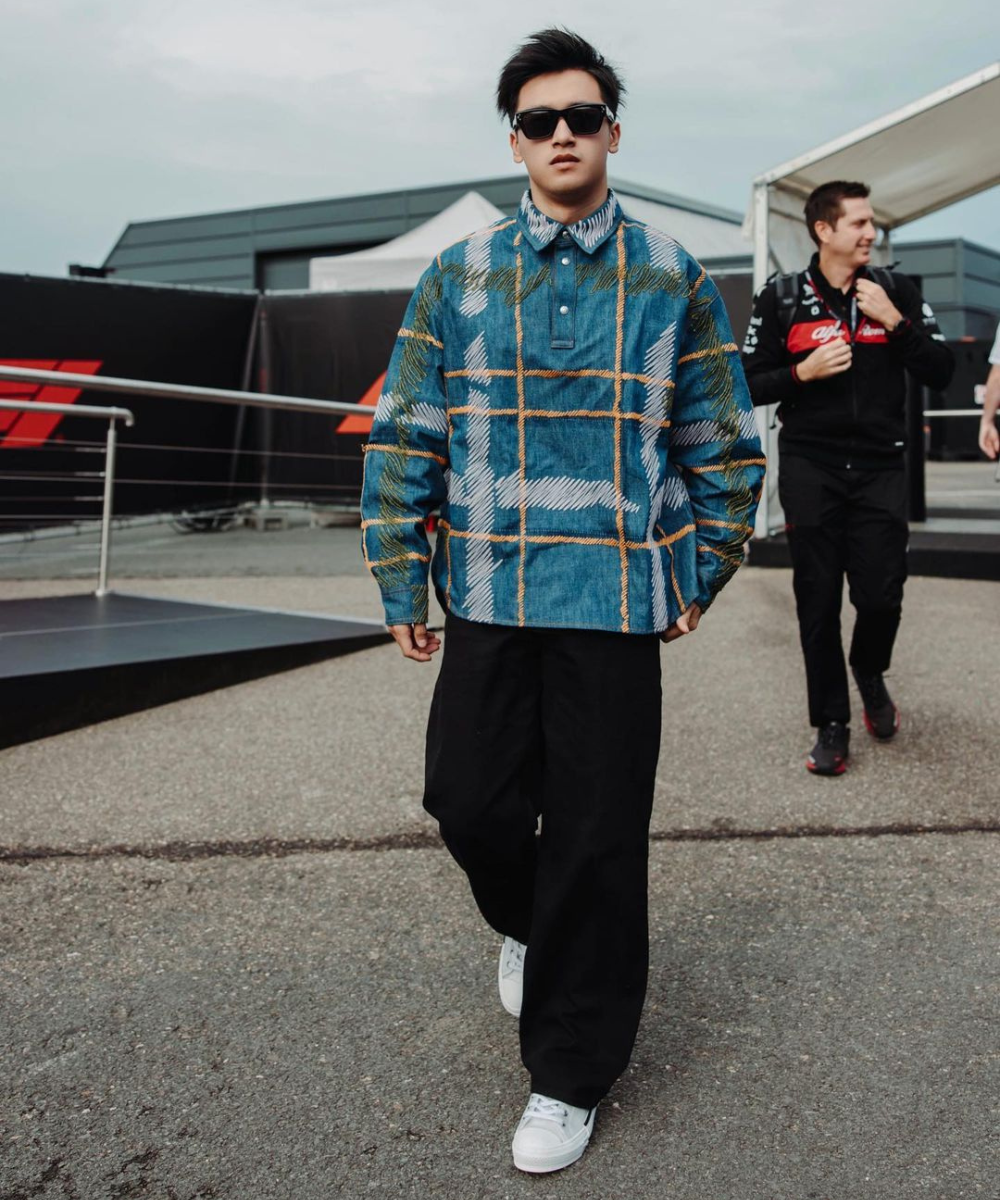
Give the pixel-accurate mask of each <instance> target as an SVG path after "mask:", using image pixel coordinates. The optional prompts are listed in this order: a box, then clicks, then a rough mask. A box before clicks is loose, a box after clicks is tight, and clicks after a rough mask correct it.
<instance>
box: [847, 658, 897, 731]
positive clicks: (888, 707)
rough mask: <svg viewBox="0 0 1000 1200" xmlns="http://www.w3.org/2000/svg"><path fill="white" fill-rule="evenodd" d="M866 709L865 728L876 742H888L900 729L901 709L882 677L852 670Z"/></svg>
mask: <svg viewBox="0 0 1000 1200" xmlns="http://www.w3.org/2000/svg"><path fill="white" fill-rule="evenodd" d="M851 674H852V675H853V676H854V682H855V683H856V684H857V685H858V691H859V692H860V693H861V702H862V704H864V707H865V728H866V729H867V730H868V732H869V733H870V734H871V735H872V737H873V738H875V739H876V741H879V742H887V741H889V739H890V738H894V737H895V736H896V732H897V730H898V729H899V709H898V708H897V707H896V706H895V704H893V702H892V697H891V696H890V695H889V692H888V689H887V688H886V686H885V680H884V679H883V677H882V676H881V675H860V674H859V673H858V672H857V671H856V670H854V668H853V667H852V668H851Z"/></svg>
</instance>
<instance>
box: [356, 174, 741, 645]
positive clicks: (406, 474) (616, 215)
mask: <svg viewBox="0 0 1000 1200" xmlns="http://www.w3.org/2000/svg"><path fill="white" fill-rule="evenodd" d="M763 474H764V459H763V456H762V453H761V447H760V441H759V438H758V436H757V426H756V422H755V419H754V416H753V410H752V408H751V404H750V397H749V394H748V391H747V387H746V382H745V380H744V376H743V369H742V367H741V365H740V358H739V353H738V350H737V347H736V345H735V343H734V341H733V336H732V332H731V330H730V326H729V321H728V318H727V316H726V312H725V309H724V308H723V305H722V301H721V299H720V297H719V294H718V291H717V290H716V288H715V285H714V284H713V283H712V281H711V279H710V278H709V277H708V276H707V275H706V273H705V271H704V269H703V268H702V267H701V266H700V265H699V264H698V263H697V262H695V260H694V259H693V258H691V256H690V255H689V254H687V253H686V251H684V250H683V249H682V248H681V246H679V245H678V244H677V242H675V241H674V240H673V239H672V238H670V237H667V236H666V235H665V234H663V233H660V232H659V231H658V230H655V229H653V228H651V227H650V226H648V225H646V224H644V223H643V222H641V221H634V220H631V219H630V218H629V217H627V216H625V215H624V214H623V213H622V210H621V208H620V207H619V204H618V201H617V199H616V198H615V196H614V194H613V193H611V194H609V196H608V199H607V201H606V202H605V203H604V204H603V205H602V206H601V208H599V209H598V210H597V211H596V212H595V213H593V214H592V215H591V216H589V217H587V218H585V219H584V220H581V221H579V222H577V223H576V224H575V225H571V226H569V227H568V228H567V227H564V226H562V225H560V224H559V223H558V222H556V221H553V220H552V219H550V218H549V217H547V216H545V215H544V214H543V213H541V212H539V210H538V209H537V208H536V207H535V206H534V205H533V204H532V202H531V199H530V195H529V194H528V193H525V196H524V199H523V200H522V202H521V207H520V209H519V211H518V214H517V216H516V217H513V218H504V219H503V220H500V221H497V222H496V223H495V224H493V225H491V226H489V227H488V228H487V229H484V230H481V231H480V232H478V233H475V234H472V235H471V236H470V237H468V238H466V239H465V240H464V241H462V242H460V243H458V244H457V245H455V246H452V247H451V248H450V249H448V250H446V251H444V252H443V253H442V254H440V255H439V256H438V258H437V260H436V261H435V262H434V263H433V264H432V265H431V266H430V267H429V268H428V269H427V271H426V272H425V273H424V275H423V277H422V278H421V280H420V283H419V284H418V286H417V289H416V291H415V292H414V294H413V298H412V299H411V301H410V304H409V307H408V309H407V312H406V317H405V318H404V324H403V328H402V329H401V330H400V332H399V337H398V340H397V343H396V348H395V351H394V352H393V356H392V361H391V363H390V366H389V372H388V375H387V377H386V382H385V388H384V391H383V393H382V396H381V398H380V399H379V403H378V407H377V409H376V413H375V420H374V426H373V429H372V437H371V442H370V444H369V445H368V446H367V447H366V462H365V482H364V490H363V496H362V530H363V533H362V537H363V542H364V552H365V559H366V561H367V563H368V565H369V567H370V569H371V570H372V572H373V574H374V576H375V578H376V580H377V582H378V584H379V587H380V589H381V592H382V598H383V603H384V606H385V614H386V622H387V623H388V624H408V623H410V622H413V621H424V620H426V616H427V571H428V564H429V563H431V553H430V545H429V541H428V537H427V533H426V530H425V520H426V518H427V517H428V516H429V515H430V514H431V513H433V512H434V511H435V510H438V509H439V510H440V515H441V521H440V526H439V534H438V537H437V545H436V548H435V551H434V555H433V563H431V572H432V577H433V582H434V586H435V588H436V590H437V593H438V595H439V597H440V598H441V601H442V603H443V604H444V605H445V607H446V608H448V609H449V610H450V611H452V612H454V613H456V614H457V615H458V616H460V617H464V618H465V619H466V620H470V621H481V622H487V623H491V624H498V625H523V626H538V627H563V628H574V629H607V630H618V631H622V632H626V633H629V632H631V633H652V632H659V631H662V630H663V629H666V628H667V626H668V625H670V624H671V623H672V622H673V621H675V620H676V619H677V617H678V615H679V614H680V613H681V612H682V611H683V610H684V609H685V608H687V607H688V606H689V605H690V604H691V603H692V602H693V601H696V602H697V603H698V604H699V605H700V606H701V607H702V608H706V607H707V606H708V605H709V604H710V603H711V601H712V599H713V598H714V596H715V595H716V593H717V592H718V591H719V589H720V588H721V587H722V586H723V585H724V584H725V583H726V581H727V580H728V579H729V578H730V577H731V576H732V574H733V572H734V571H735V570H736V569H737V567H738V566H739V565H740V563H741V562H742V557H743V556H742V545H743V542H744V541H745V540H746V538H747V537H748V536H749V534H750V532H751V530H752V525H753V518H754V512H755V510H756V506H757V500H758V498H759V494H760V488H761V483H762V479H763Z"/></svg>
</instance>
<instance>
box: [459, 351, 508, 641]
mask: <svg viewBox="0 0 1000 1200" xmlns="http://www.w3.org/2000/svg"><path fill="white" fill-rule="evenodd" d="M464 357H465V369H466V370H467V371H468V372H469V378H470V379H474V380H475V381H476V382H477V383H480V384H483V385H484V386H485V387H489V383H490V375H489V369H488V368H489V360H488V358H487V354H486V335H485V333H480V334H479V336H478V337H477V338H476V339H475V340H474V341H473V342H471V343H470V344H469V345H468V346H467V347H466V348H465V356H464ZM468 402H469V404H470V405H472V406H473V407H475V408H489V406H490V398H489V395H488V394H487V393H486V392H481V391H479V390H478V389H477V388H470V389H469V393H468ZM465 438H466V447H467V452H468V460H467V466H466V470H465V494H466V500H465V503H466V506H467V507H468V510H469V513H468V529H469V530H470V531H471V532H473V533H489V532H491V531H492V529H493V523H494V522H493V510H494V497H493V469H492V467H491V466H490V418H489V417H488V416H484V415H483V414H475V413H471V414H470V415H469V418H468V420H467V422H466V434H465ZM465 551H466V556H465V568H466V587H467V591H466V597H465V602H466V612H467V613H468V616H469V619H470V620H472V621H487V622H488V621H492V620H493V572H494V571H495V570H496V569H497V567H498V565H499V562H500V560H499V558H497V556H496V553H495V551H494V548H493V545H492V543H490V542H488V541H479V540H476V539H473V540H471V541H469V542H467V543H466V547H465Z"/></svg>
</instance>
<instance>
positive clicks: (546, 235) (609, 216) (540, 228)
mask: <svg viewBox="0 0 1000 1200" xmlns="http://www.w3.org/2000/svg"><path fill="white" fill-rule="evenodd" d="M622 215H623V214H622V210H621V206H620V205H619V203H618V197H617V196H616V195H615V194H614V192H613V191H611V189H610V188H609V189H608V198H607V200H605V201H604V203H603V204H602V205H601V207H600V208H599V209H597V211H596V212H592V213H591V214H590V216H589V217H582V218H581V219H580V220H579V221H576V222H574V223H573V224H572V225H561V224H560V223H559V222H558V221H555V220H553V219H552V217H547V216H546V215H545V213H543V212H540V211H539V210H538V209H537V208H536V207H535V205H534V203H533V202H532V199H531V192H530V191H526V192H525V193H524V195H523V196H522V197H521V207H520V208H519V209H518V210H517V221H518V224H519V225H520V227H521V229H522V230H523V232H524V236H525V237H526V238H527V240H528V241H529V242H530V243H531V245H532V246H534V248H535V249H536V250H544V249H545V248H546V247H547V246H550V245H551V244H552V243H553V242H554V241H555V240H556V238H557V237H558V236H559V234H560V233H562V231H563V230H564V229H565V231H566V232H567V233H568V234H569V236H570V237H571V238H572V239H573V241H574V242H576V244H577V245H578V246H579V247H580V249H581V250H583V251H584V253H585V254H593V253H594V251H595V250H597V248H598V247H599V246H603V245H604V243H605V242H606V241H607V240H608V238H609V237H611V235H612V234H613V233H614V231H615V229H616V228H617V226H618V222H619V221H620V220H621V219H622Z"/></svg>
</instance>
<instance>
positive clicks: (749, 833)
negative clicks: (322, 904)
mask: <svg viewBox="0 0 1000 1200" xmlns="http://www.w3.org/2000/svg"><path fill="white" fill-rule="evenodd" d="M967 833H1000V821H964V822H958V823H955V824H945V823H940V824H922V823H907V822H898V823H894V824H889V825H780V826H775V827H772V828H766V829H740V828H738V827H737V826H735V825H731V824H729V823H728V822H726V821H721V820H720V821H718V822H715V823H714V824H713V825H712V826H711V827H709V828H707V829H662V830H654V831H653V832H651V833H650V835H649V840H650V841H651V842H731V841H762V842H763V841H778V840H799V839H805V838H876V837H925V836H928V835H949V836H955V835H958V834H967ZM442 849H444V844H443V843H442V841H441V839H440V837H439V836H438V834H437V832H436V831H434V830H430V829H415V830H409V831H404V832H401V833H390V834H383V835H380V836H376V837H366V838H351V837H336V838H255V839H250V840H247V841H201V842H195V841H192V842H180V841H178V842H162V843H160V844H154V845H127V844H120V843H119V844H112V845H105V846H83V847H72V846H0V863H11V864H13V865H18V866H27V865H29V864H30V863H35V862H52V861H58V860H63V861H83V862H94V861H100V860H103V859H129V858H137V859H146V860H156V861H162V862H199V861H202V860H205V859H212V858H289V857H291V856H292V855H298V854H334V853H344V852H348V853H359V852H360V853H365V852H368V853H372V852H374V853H379V852H383V851H388V850H442Z"/></svg>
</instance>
